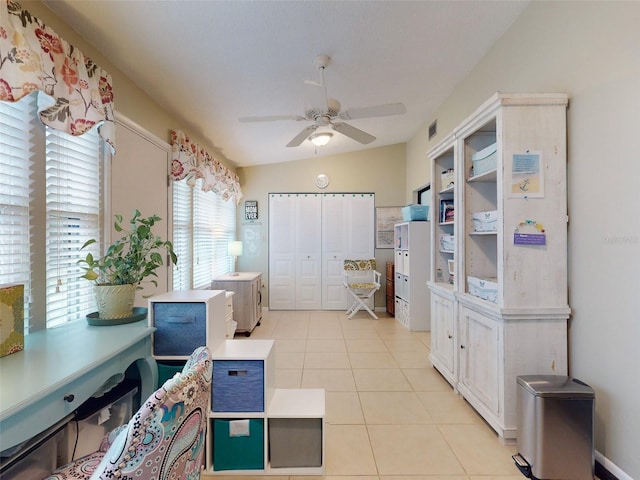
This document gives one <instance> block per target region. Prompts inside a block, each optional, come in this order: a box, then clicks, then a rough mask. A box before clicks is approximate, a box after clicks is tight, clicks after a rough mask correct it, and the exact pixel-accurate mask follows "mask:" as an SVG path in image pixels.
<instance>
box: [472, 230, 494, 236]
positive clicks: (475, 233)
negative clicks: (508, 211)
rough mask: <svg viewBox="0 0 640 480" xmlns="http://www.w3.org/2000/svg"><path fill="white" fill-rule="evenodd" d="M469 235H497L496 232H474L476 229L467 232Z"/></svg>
mask: <svg viewBox="0 0 640 480" xmlns="http://www.w3.org/2000/svg"><path fill="white" fill-rule="evenodd" d="M469 235H474V236H476V235H477V236H484V235H498V232H497V231H495V232H476V231H472V232H469Z"/></svg>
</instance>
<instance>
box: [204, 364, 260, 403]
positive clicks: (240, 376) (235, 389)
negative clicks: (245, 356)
mask: <svg viewBox="0 0 640 480" xmlns="http://www.w3.org/2000/svg"><path fill="white" fill-rule="evenodd" d="M211 409H212V410H213V411H214V412H263V411H264V362H263V361H262V360H214V361H213V388H212V392H211Z"/></svg>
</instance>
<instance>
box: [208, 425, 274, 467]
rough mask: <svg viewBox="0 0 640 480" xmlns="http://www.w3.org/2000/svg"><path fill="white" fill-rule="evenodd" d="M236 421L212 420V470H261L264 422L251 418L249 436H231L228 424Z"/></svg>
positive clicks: (262, 465) (262, 463) (262, 464)
mask: <svg viewBox="0 0 640 480" xmlns="http://www.w3.org/2000/svg"><path fill="white" fill-rule="evenodd" d="M234 421H237V420H232V419H226V418H216V419H214V420H213V442H212V443H213V470H214V471H220V470H262V469H263V468H264V420H263V419H261V418H253V419H249V420H244V422H248V423H249V435H241V436H233V435H232V434H231V431H230V424H231V422H234Z"/></svg>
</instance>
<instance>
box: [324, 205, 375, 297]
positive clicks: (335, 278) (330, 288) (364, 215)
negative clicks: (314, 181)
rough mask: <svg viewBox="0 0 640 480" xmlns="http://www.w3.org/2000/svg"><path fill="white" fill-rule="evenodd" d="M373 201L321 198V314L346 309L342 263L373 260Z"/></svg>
mask: <svg viewBox="0 0 640 480" xmlns="http://www.w3.org/2000/svg"><path fill="white" fill-rule="evenodd" d="M374 200H375V197H374V195H373V194H372V193H325V194H323V196H322V309H323V310H345V309H346V308H347V306H348V305H347V300H348V299H347V291H346V289H345V288H344V285H343V283H342V280H343V265H344V260H345V259H347V258H349V259H366V258H374V252H375V245H374V236H375V204H374V203H375V202H374ZM371 307H373V305H371Z"/></svg>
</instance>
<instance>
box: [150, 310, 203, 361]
mask: <svg viewBox="0 0 640 480" xmlns="http://www.w3.org/2000/svg"><path fill="white" fill-rule="evenodd" d="M153 326H154V327H156V331H155V332H154V334H153V354H154V355H158V356H163V355H176V356H179V355H183V356H188V355H191V353H192V352H193V351H194V350H195V349H196V348H198V347H200V346H202V345H206V344H207V308H206V304H205V303H204V302H166V303H165V302H154V304H153Z"/></svg>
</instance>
